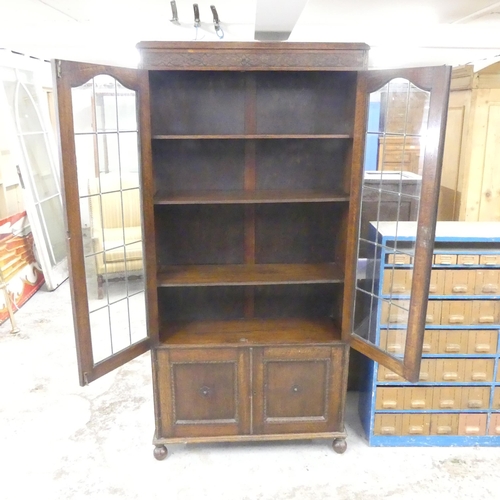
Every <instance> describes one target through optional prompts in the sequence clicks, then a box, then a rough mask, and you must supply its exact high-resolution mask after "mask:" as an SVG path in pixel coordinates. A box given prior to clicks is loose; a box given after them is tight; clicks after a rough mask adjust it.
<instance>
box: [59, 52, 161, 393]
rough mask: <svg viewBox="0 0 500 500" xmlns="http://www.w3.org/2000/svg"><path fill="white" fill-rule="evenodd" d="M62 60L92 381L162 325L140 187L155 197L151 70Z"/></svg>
mask: <svg viewBox="0 0 500 500" xmlns="http://www.w3.org/2000/svg"><path fill="white" fill-rule="evenodd" d="M53 69H54V80H55V81H56V82H57V106H58V109H57V112H58V124H59V133H60V145H61V160H62V161H61V164H62V166H63V176H62V177H63V188H64V198H65V208H66V223H67V237H68V243H69V245H68V246H69V256H70V263H71V265H70V280H71V292H72V299H73V315H74V325H75V334H76V345H77V355H78V366H79V372H80V383H81V384H82V385H83V384H87V383H89V382H91V381H92V380H95V379H96V378H98V377H100V376H101V375H104V374H105V373H108V372H109V371H111V370H113V369H114V368H117V367H118V366H121V365H122V364H124V363H125V362H127V361H129V360H130V359H132V358H134V357H136V356H138V355H140V354H142V353H144V352H145V351H147V350H148V349H149V345H150V341H149V336H148V331H149V329H148V326H149V327H152V326H153V327H154V325H151V323H150V324H149V325H147V324H146V323H147V319H146V306H145V301H146V292H145V283H146V278H145V277H146V276H147V275H148V269H147V268H146V267H145V263H147V261H148V259H145V257H144V256H145V250H144V248H143V247H144V246H147V244H146V245H144V244H143V235H144V234H151V233H152V231H151V228H148V227H144V226H143V221H142V219H143V216H144V220H152V217H150V216H149V217H148V216H147V215H146V214H144V211H146V212H147V211H148V210H152V207H149V205H146V206H145V207H144V210H143V207H142V201H141V200H142V196H141V192H142V193H145V194H144V196H147V199H149V200H151V199H152V196H151V180H150V178H149V177H148V174H147V173H148V172H150V171H151V169H150V168H148V165H149V166H150V162H151V154H150V130H149V120H148V119H147V116H148V108H149V95H148V80H147V73H146V72H144V71H137V70H131V69H123V68H113V67H109V66H94V65H90V64H81V63H73V62H66V61H56V62H55V64H54V66H53ZM141 144H142V148H141ZM148 213H149V212H148ZM151 246H152V245H151ZM146 251H147V250H146ZM149 260H151V259H149ZM153 262H154V251H153ZM146 265H147V264H146Z"/></svg>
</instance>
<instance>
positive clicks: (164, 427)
mask: <svg viewBox="0 0 500 500" xmlns="http://www.w3.org/2000/svg"><path fill="white" fill-rule="evenodd" d="M156 356H157V362H156V363H155V367H156V370H155V371H156V373H155V380H156V384H155V386H156V390H157V391H158V401H159V411H160V420H161V422H160V429H161V436H159V437H162V438H168V437H203V436H224V435H225V436H230V435H236V434H249V433H250V418H249V417H250V408H249V406H250V386H249V384H250V364H249V351H248V349H229V348H227V349H226V348H225V349H216V348H214V349H158V350H157V351H156Z"/></svg>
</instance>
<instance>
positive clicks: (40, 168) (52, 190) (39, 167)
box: [23, 134, 59, 201]
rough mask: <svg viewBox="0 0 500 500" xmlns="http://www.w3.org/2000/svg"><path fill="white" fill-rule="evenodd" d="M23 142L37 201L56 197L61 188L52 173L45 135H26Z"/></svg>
mask: <svg viewBox="0 0 500 500" xmlns="http://www.w3.org/2000/svg"><path fill="white" fill-rule="evenodd" d="M23 140H24V145H25V148H26V153H27V156H28V161H29V167H30V168H31V175H32V176H33V184H34V187H35V192H36V196H37V200H38V201H42V200H44V199H46V198H48V197H49V196H54V195H55V194H56V193H57V192H58V189H59V187H58V185H57V183H56V179H55V177H54V173H53V171H52V166H51V162H50V157H49V153H48V150H47V142H46V137H45V134H33V135H25V136H24V137H23Z"/></svg>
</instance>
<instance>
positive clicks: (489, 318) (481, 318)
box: [479, 316, 495, 323]
mask: <svg viewBox="0 0 500 500" xmlns="http://www.w3.org/2000/svg"><path fill="white" fill-rule="evenodd" d="M494 321H495V318H494V317H493V316H479V323H493V322H494Z"/></svg>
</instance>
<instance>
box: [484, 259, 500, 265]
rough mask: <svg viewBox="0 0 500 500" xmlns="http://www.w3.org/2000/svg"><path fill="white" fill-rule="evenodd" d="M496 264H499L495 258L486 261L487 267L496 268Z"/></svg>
mask: <svg viewBox="0 0 500 500" xmlns="http://www.w3.org/2000/svg"><path fill="white" fill-rule="evenodd" d="M496 264H497V259H496V258H494V257H493V258H491V259H488V260H485V261H484V265H485V266H494V265H496Z"/></svg>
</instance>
